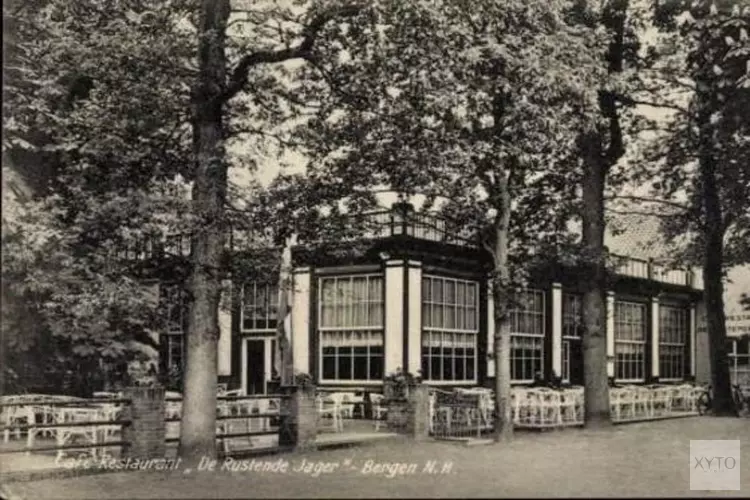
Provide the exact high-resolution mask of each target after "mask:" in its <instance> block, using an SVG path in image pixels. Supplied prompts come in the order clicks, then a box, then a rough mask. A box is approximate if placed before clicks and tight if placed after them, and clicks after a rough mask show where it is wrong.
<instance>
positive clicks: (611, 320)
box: [607, 292, 615, 377]
mask: <svg viewBox="0 0 750 500" xmlns="http://www.w3.org/2000/svg"><path fill="white" fill-rule="evenodd" d="M607 376H608V377H614V376H615V292H607Z"/></svg>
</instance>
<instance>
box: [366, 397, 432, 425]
mask: <svg viewBox="0 0 750 500" xmlns="http://www.w3.org/2000/svg"><path fill="white" fill-rule="evenodd" d="M384 398H385V396H383V395H382V394H377V393H375V394H370V402H371V403H372V418H374V419H375V430H376V431H378V430H380V426H381V425H383V421H384V419H385V417H386V416H387V415H388V407H387V406H385V405H384V404H383V401H384ZM430 430H432V414H430Z"/></svg>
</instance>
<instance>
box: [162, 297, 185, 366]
mask: <svg viewBox="0 0 750 500" xmlns="http://www.w3.org/2000/svg"><path fill="white" fill-rule="evenodd" d="M159 289H160V295H161V296H160V300H161V307H162V311H163V314H164V316H163V317H164V323H165V324H164V330H163V331H162V334H161V356H162V366H163V367H164V368H165V369H166V370H168V371H171V370H175V369H177V370H181V369H183V368H184V367H183V362H184V359H185V331H186V330H187V303H186V301H185V291H184V290H183V288H182V287H181V286H180V285H176V284H166V285H162V286H161V287H159Z"/></svg>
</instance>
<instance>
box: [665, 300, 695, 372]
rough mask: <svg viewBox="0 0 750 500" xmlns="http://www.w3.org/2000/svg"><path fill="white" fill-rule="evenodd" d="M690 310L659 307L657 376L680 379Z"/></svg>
mask: <svg viewBox="0 0 750 500" xmlns="http://www.w3.org/2000/svg"><path fill="white" fill-rule="evenodd" d="M689 322H690V312H689V311H688V310H687V309H683V308H681V307H672V306H665V305H662V306H660V307H659V377H660V378H661V379H682V378H683V377H684V376H685V353H686V344H687V337H688V331H689V328H690V327H689Z"/></svg>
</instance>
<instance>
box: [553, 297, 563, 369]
mask: <svg viewBox="0 0 750 500" xmlns="http://www.w3.org/2000/svg"><path fill="white" fill-rule="evenodd" d="M562 327H563V317H562V285H561V284H560V283H552V371H553V372H554V374H555V375H556V376H558V377H562V376H563V373H562Z"/></svg>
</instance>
